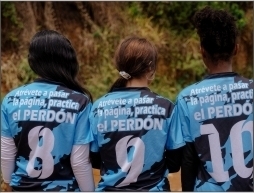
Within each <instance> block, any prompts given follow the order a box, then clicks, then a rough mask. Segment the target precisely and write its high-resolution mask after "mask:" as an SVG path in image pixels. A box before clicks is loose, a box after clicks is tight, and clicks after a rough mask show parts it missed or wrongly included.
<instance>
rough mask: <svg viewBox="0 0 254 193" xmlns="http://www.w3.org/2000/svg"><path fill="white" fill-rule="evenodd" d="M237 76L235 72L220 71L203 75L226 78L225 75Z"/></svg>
mask: <svg viewBox="0 0 254 193" xmlns="http://www.w3.org/2000/svg"><path fill="white" fill-rule="evenodd" d="M233 76H238V74H237V73H235V72H222V73H216V74H209V75H207V76H205V77H204V79H213V78H226V77H233Z"/></svg>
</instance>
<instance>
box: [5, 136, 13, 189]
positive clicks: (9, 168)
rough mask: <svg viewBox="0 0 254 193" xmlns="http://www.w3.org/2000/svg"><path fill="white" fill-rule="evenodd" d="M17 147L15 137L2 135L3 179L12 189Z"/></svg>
mask: <svg viewBox="0 0 254 193" xmlns="http://www.w3.org/2000/svg"><path fill="white" fill-rule="evenodd" d="M16 153H17V148H16V146H15V143H14V140H13V138H9V137H4V136H1V170H2V175H3V180H4V182H5V183H6V185H7V188H9V189H10V186H9V183H10V182H11V175H12V173H13V172H14V169H15V156H16Z"/></svg>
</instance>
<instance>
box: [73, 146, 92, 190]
mask: <svg viewBox="0 0 254 193" xmlns="http://www.w3.org/2000/svg"><path fill="white" fill-rule="evenodd" d="M89 149H90V145H89V143H88V144H85V145H74V146H73V148H72V152H71V167H72V170H73V173H74V175H75V177H76V180H77V182H78V185H79V188H80V190H81V191H94V179H93V171H92V165H91V162H90V158H89Z"/></svg>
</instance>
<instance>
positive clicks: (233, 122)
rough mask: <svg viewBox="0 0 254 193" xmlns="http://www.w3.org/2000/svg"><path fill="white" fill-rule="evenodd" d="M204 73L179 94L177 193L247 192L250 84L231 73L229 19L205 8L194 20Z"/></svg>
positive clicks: (250, 148)
mask: <svg viewBox="0 0 254 193" xmlns="http://www.w3.org/2000/svg"><path fill="white" fill-rule="evenodd" d="M194 18H195V19H194V23H195V27H196V28H197V32H198V34H199V36H200V42H201V53H202V56H203V61H204V63H205V65H206V67H207V69H208V72H209V75H207V76H206V77H205V78H204V79H203V80H202V81H200V82H197V83H195V84H193V85H191V86H189V87H187V88H185V89H184V90H183V91H181V92H180V94H179V95H178V97H177V102H176V108H175V110H174V112H175V113H176V116H175V117H176V119H175V120H176V124H175V125H173V126H178V127H179V128H181V129H182V132H183V136H184V139H185V141H186V147H185V148H184V151H183V162H182V167H181V178H182V189H183V191H193V190H194V191H251V190H252V189H253V187H252V186H253V176H252V173H253V87H254V86H253V80H249V79H246V78H244V77H241V76H240V75H238V74H237V73H234V72H232V66H231V63H232V57H233V56H234V55H235V54H236V53H237V49H238V45H237V44H236V37H237V30H236V25H235V21H234V18H233V17H232V16H230V15H229V14H228V13H227V12H225V11H223V10H218V11H217V10H212V9H211V8H209V7H206V8H204V9H203V10H201V11H200V12H198V13H197V14H196V15H195V17H194Z"/></svg>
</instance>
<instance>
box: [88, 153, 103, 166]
mask: <svg viewBox="0 0 254 193" xmlns="http://www.w3.org/2000/svg"><path fill="white" fill-rule="evenodd" d="M90 160H91V163H92V167H93V168H94V169H101V156H100V153H99V152H93V151H90Z"/></svg>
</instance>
